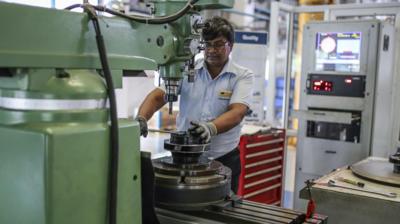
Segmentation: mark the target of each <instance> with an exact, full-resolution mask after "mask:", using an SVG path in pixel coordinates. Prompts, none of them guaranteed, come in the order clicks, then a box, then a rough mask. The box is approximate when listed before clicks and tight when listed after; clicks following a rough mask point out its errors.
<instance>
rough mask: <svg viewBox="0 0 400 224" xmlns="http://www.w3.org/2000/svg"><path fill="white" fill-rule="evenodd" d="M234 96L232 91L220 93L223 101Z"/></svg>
mask: <svg viewBox="0 0 400 224" xmlns="http://www.w3.org/2000/svg"><path fill="white" fill-rule="evenodd" d="M231 96H232V91H228V90H221V91H219V98H221V99H230V98H231Z"/></svg>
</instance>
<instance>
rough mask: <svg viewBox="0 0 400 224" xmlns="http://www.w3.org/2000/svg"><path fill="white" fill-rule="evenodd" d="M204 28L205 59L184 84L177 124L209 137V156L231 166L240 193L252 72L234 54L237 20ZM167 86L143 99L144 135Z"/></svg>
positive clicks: (213, 22)
mask: <svg viewBox="0 0 400 224" xmlns="http://www.w3.org/2000/svg"><path fill="white" fill-rule="evenodd" d="M206 24H208V25H207V26H206V27H205V28H204V29H203V31H202V36H203V39H204V41H205V51H204V60H199V61H197V62H196V65H195V70H196V75H195V81H194V82H193V83H189V82H188V80H187V77H185V78H184V79H183V80H182V82H181V84H180V104H179V114H178V116H177V129H178V130H179V131H186V130H189V131H190V132H192V133H194V134H198V135H200V136H201V138H202V139H203V140H204V141H205V142H210V150H209V151H208V152H206V153H205V156H208V157H209V158H210V157H211V158H213V159H216V160H217V161H220V162H221V163H223V164H224V165H225V166H227V167H229V168H230V169H231V170H232V182H231V189H232V190H233V191H234V192H235V193H236V192H237V188H238V182H239V176H240V170H241V169H240V154H239V150H238V148H237V146H238V143H239V140H240V129H241V125H240V124H241V122H242V120H243V117H244V116H245V114H246V113H247V112H248V110H249V105H250V100H251V95H252V91H251V88H252V85H253V74H252V72H250V71H249V70H247V69H246V68H243V67H240V66H238V65H236V64H235V63H233V61H232V60H231V59H230V58H229V54H230V53H231V51H232V47H233V42H234V31H233V27H232V25H231V24H230V23H229V22H228V21H227V20H225V19H224V18H222V17H214V18H212V19H209V20H207V21H206ZM164 94H165V88H164V89H163V88H156V89H155V90H153V91H152V92H151V93H150V94H149V95H147V97H146V99H145V100H144V101H143V103H142V105H141V106H140V108H139V112H138V116H137V117H136V120H138V121H139V123H140V127H141V135H143V136H146V135H147V123H146V122H147V120H148V119H150V118H151V116H152V115H153V114H154V112H156V111H157V110H159V109H160V108H161V107H162V106H163V105H165V103H166V102H165V101H164Z"/></svg>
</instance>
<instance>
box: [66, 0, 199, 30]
mask: <svg viewBox="0 0 400 224" xmlns="http://www.w3.org/2000/svg"><path fill="white" fill-rule="evenodd" d="M198 1H199V0H188V1H187V3H186V5H185V6H184V7H183V8H182V9H180V10H179V11H178V12H176V13H174V14H172V15H168V16H160V17H155V18H153V17H147V16H130V15H126V14H124V13H122V12H118V11H116V10H112V9H109V8H107V7H105V6H99V5H97V6H96V5H90V4H74V5H71V6H68V7H66V8H65V9H66V10H72V9H75V8H87V7H91V8H93V9H95V10H97V11H101V12H107V13H109V14H111V15H115V16H119V17H122V18H125V19H129V20H133V21H136V22H140V23H146V24H164V23H170V22H173V21H175V20H177V19H179V18H180V17H182V16H183V15H184V14H186V13H187V12H188V11H189V10H190V9H192V8H193V5H194V4H196V3H197V2H198Z"/></svg>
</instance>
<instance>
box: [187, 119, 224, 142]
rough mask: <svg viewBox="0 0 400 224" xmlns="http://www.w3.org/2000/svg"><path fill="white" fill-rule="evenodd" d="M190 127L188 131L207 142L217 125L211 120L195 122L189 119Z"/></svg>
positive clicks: (214, 133)
mask: <svg viewBox="0 0 400 224" xmlns="http://www.w3.org/2000/svg"><path fill="white" fill-rule="evenodd" d="M190 124H191V125H192V127H190V128H189V132H190V133H192V134H194V135H198V136H200V138H201V139H202V140H203V142H205V143H208V142H210V140H211V136H214V135H216V134H217V132H218V131H217V127H215V125H214V124H213V123H212V122H196V121H191V122H190Z"/></svg>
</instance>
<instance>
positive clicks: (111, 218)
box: [86, 8, 119, 224]
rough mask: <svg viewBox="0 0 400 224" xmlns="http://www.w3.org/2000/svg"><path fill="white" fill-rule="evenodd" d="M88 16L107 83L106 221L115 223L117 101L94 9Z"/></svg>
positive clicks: (88, 9)
mask: <svg viewBox="0 0 400 224" xmlns="http://www.w3.org/2000/svg"><path fill="white" fill-rule="evenodd" d="M86 11H87V13H88V14H89V18H90V19H91V20H92V22H93V26H94V30H95V32H96V42H97V48H98V51H99V56H100V61H101V66H102V69H103V73H104V78H105V80H106V85H107V95H108V99H109V102H110V121H111V125H110V164H109V174H108V175H109V186H108V189H109V191H108V223H109V224H116V223H117V189H118V156H119V142H118V115H117V103H116V99H115V91H114V84H113V81H112V77H111V72H110V66H109V64H108V60H107V52H106V47H105V44H104V39H103V36H102V34H101V30H100V25H99V20H98V18H97V15H96V14H95V12H94V10H93V11H92V10H91V9H90V8H87V9H86Z"/></svg>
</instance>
